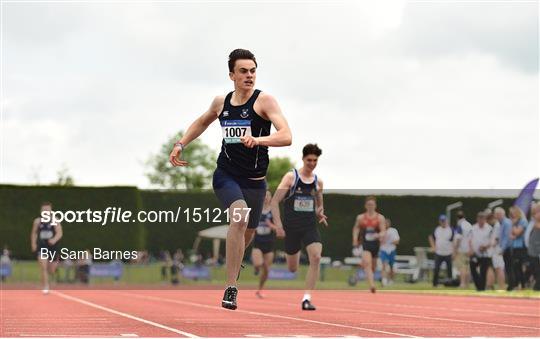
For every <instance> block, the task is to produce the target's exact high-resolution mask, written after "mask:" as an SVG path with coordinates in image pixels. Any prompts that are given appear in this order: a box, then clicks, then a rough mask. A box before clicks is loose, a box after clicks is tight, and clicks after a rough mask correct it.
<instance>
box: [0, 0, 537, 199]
mask: <svg viewBox="0 0 540 339" xmlns="http://www.w3.org/2000/svg"><path fill="white" fill-rule="evenodd" d="M1 19H2V20H1V21H2V29H3V50H2V53H3V65H2V67H3V78H2V85H3V98H4V101H3V107H2V108H3V121H2V124H3V125H2V142H3V156H2V160H3V168H2V173H1V180H0V181H2V182H4V183H23V184H30V183H35V182H36V180H37V177H39V181H40V182H42V183H48V182H51V181H53V180H54V179H55V178H56V172H57V171H58V170H59V169H60V168H62V167H63V166H65V167H67V168H68V169H69V172H70V174H71V175H72V176H73V177H74V179H75V182H76V183H77V184H80V185H137V186H139V187H143V188H147V187H151V186H150V185H149V182H148V180H147V179H146V177H145V176H144V172H145V167H144V162H145V160H146V159H147V158H148V157H149V155H150V154H151V153H153V152H156V151H157V150H158V149H159V148H160V146H161V144H162V143H163V142H165V141H166V140H167V139H168V137H169V136H171V135H172V134H174V133H175V132H176V131H177V130H179V129H181V128H184V129H185V128H187V127H188V125H189V124H190V123H191V122H192V121H193V120H194V119H195V118H196V117H197V116H198V115H200V114H201V113H202V112H204V111H205V110H206V108H207V107H208V106H209V104H210V102H211V100H212V98H213V97H214V96H215V95H219V94H225V93H226V92H228V91H230V90H231V89H232V83H231V81H230V80H229V79H228V70H227V66H226V65H227V56H228V53H229V52H230V51H231V50H233V49H235V48H247V49H250V50H252V51H253V52H254V53H255V55H256V57H257V60H258V62H259V69H258V80H257V88H260V89H262V90H263V91H267V92H269V93H271V94H272V95H274V96H275V97H276V98H277V100H278V102H279V104H280V106H281V108H282V110H283V112H284V114H285V116H286V118H287V119H288V121H289V124H290V126H291V129H292V132H293V142H294V143H293V145H292V146H291V147H286V148H280V149H278V148H273V149H271V150H270V155H271V156H278V155H287V156H289V157H291V158H293V159H294V160H297V164H298V165H300V163H301V161H300V160H301V149H302V147H303V145H304V144H305V143H308V142H317V143H318V144H319V145H320V147H321V148H322V149H323V155H322V157H321V158H320V163H319V168H318V172H319V175H320V176H321V177H322V178H324V179H325V184H326V187H328V188H334V189H338V188H369V189H371V188H373V189H375V188H376V189H383V188H384V189H414V188H422V189H426V188H448V189H457V188H475V189H478V188H480V189H482V188H520V187H522V186H523V185H524V184H525V183H526V182H527V181H529V180H530V179H532V178H533V177H536V176H538V174H539V173H540V147H539V143H540V137H539V133H540V132H539V131H540V125H539V115H538V111H539V107H538V103H539V100H538V90H539V88H538V56H539V55H538V4H537V3H535V2H533V1H531V2H523V1H522V2H518V3H515V2H501V1H496V2H478V1H477V2H474V3H464V2H454V1H446V2H442V1H441V2H439V1H430V2H398V1H395V2H383V1H377V2H373V3H368V2H364V1H362V5H358V4H355V3H353V2H346V1H345V2H330V1H329V2H322V3H321V2H307V1H306V2H302V1H295V2H294V3H277V4H276V3H270V2H266V3H257V4H255V3H238V2H236V3H234V2H227V3H221V4H220V3H216V2H212V3H210V2H206V3H194V2H191V3H186V2H184V3H172V2H169V3H154V4H149V3H140V2H139V3H131V4H128V3H116V4H103V3H102V4H89V3H43V4H39V3H4V4H3V13H2V18H1ZM202 140H203V141H204V142H205V143H207V144H208V145H210V146H211V147H212V148H214V149H215V150H216V151H217V150H218V149H219V145H220V142H221V131H220V128H219V126H218V124H217V123H215V124H214V125H212V126H210V128H209V129H208V130H207V131H206V132H205V134H203V136H202Z"/></svg>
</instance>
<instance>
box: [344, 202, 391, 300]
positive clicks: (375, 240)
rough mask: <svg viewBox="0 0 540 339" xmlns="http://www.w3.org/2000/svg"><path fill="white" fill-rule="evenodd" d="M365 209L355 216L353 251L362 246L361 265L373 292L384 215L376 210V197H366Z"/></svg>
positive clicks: (384, 228)
mask: <svg viewBox="0 0 540 339" xmlns="http://www.w3.org/2000/svg"><path fill="white" fill-rule="evenodd" d="M364 208H365V209H366V211H365V212H364V213H362V214H359V215H358V216H357V217H356V222H355V224H354V226H353V230H352V238H353V239H352V243H353V247H354V248H355V249H353V252H355V253H356V252H357V249H358V248H359V247H360V246H361V248H362V267H363V268H364V272H365V273H366V277H367V280H368V283H369V289H370V291H371V293H375V291H376V290H375V279H374V277H373V275H374V273H375V269H376V268H377V256H378V254H379V246H380V239H382V238H383V237H384V234H385V230H386V227H385V226H386V220H385V217H384V216H383V215H382V214H380V213H378V212H377V198H375V197H374V196H368V197H366V201H365V204H364Z"/></svg>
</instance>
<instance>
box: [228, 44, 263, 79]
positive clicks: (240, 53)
mask: <svg viewBox="0 0 540 339" xmlns="http://www.w3.org/2000/svg"><path fill="white" fill-rule="evenodd" d="M242 59H247V60H253V62H254V63H255V67H257V60H256V59H255V55H254V54H253V53H251V52H250V51H248V50H247V49H241V48H237V49H235V50H234V51H232V52H231V54H229V72H231V73H232V72H234V64H235V63H236V60H242Z"/></svg>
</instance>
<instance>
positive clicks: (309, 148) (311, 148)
mask: <svg viewBox="0 0 540 339" xmlns="http://www.w3.org/2000/svg"><path fill="white" fill-rule="evenodd" d="M302 154H303V156H304V157H306V156H308V155H310V154H314V155H316V156H318V157H320V156H321V154H322V149H320V148H319V146H317V144H307V145H306V146H304V148H303V149H302Z"/></svg>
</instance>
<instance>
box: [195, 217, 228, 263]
mask: <svg viewBox="0 0 540 339" xmlns="http://www.w3.org/2000/svg"><path fill="white" fill-rule="evenodd" d="M228 230H229V225H221V226H214V227H210V228H207V229H204V230H202V231H199V234H198V236H197V238H196V239H195V242H194V243H193V249H194V250H195V251H197V249H198V248H199V244H200V243H201V240H202V239H211V240H212V245H213V246H212V249H213V251H212V256H213V259H214V261H217V259H218V258H219V246H220V243H221V240H225V239H227V232H228Z"/></svg>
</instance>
